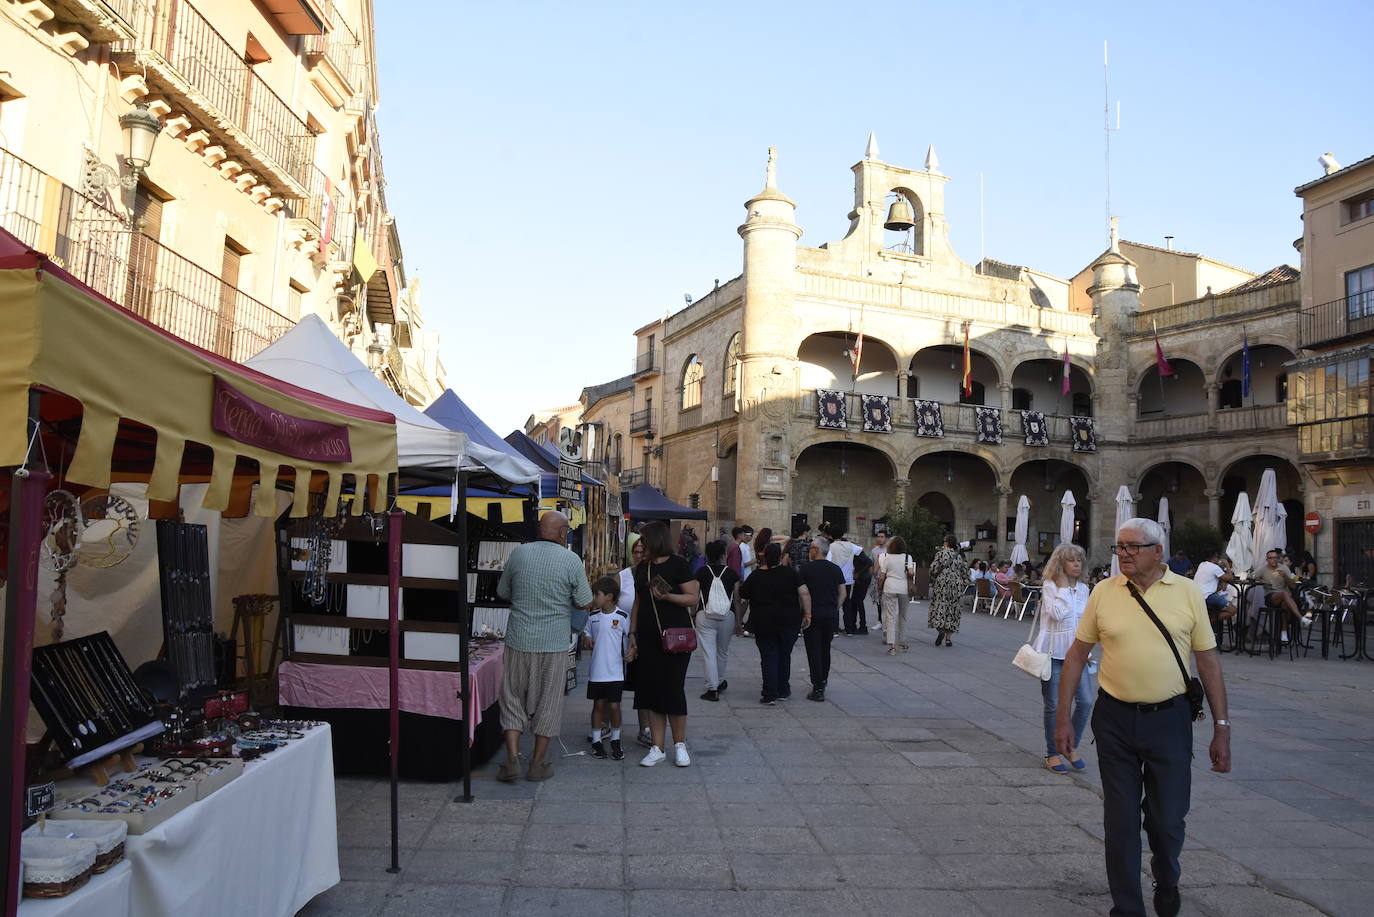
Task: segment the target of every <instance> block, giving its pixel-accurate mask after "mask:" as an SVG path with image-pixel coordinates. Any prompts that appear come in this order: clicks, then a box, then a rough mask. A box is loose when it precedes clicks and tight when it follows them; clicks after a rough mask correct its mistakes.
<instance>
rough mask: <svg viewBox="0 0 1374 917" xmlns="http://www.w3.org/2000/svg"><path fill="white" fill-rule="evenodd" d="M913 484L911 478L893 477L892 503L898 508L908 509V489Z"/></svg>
mask: <svg viewBox="0 0 1374 917" xmlns="http://www.w3.org/2000/svg"><path fill="white" fill-rule="evenodd" d="M910 486H911V479H910V478H893V479H892V488H893V495H892V496H893V500H892V505H893V506H895V507H897V508H898V509H906V489H907V488H908V487H910Z"/></svg>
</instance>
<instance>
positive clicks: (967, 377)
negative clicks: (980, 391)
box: [964, 322, 973, 395]
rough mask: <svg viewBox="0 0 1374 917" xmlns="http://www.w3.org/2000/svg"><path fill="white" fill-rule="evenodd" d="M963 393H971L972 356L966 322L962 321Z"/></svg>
mask: <svg viewBox="0 0 1374 917" xmlns="http://www.w3.org/2000/svg"><path fill="white" fill-rule="evenodd" d="M964 394H965V395H972V394H973V358H972V357H971V356H970V355H969V350H968V322H965V323H964Z"/></svg>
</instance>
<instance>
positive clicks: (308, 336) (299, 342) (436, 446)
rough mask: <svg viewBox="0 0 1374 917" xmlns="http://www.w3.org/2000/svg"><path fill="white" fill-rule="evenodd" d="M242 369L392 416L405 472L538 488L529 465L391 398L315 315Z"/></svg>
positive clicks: (536, 476) (536, 473) (536, 474)
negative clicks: (465, 474)
mask: <svg viewBox="0 0 1374 917" xmlns="http://www.w3.org/2000/svg"><path fill="white" fill-rule="evenodd" d="M246 365H247V366H250V367H252V368H253V369H256V370H259V371H260V372H265V373H267V374H268V375H271V376H275V377H277V378H278V379H282V380H284V381H286V382H290V383H291V384H292V385H296V386H299V387H300V388H303V389H307V390H309V391H312V392H319V393H320V394H322V395H329V396H330V397H332V398H337V399H338V400H340V401H345V402H348V403H349V404H359V405H363V406H365V407H375V408H378V409H380V410H383V411H386V412H387V413H389V414H392V415H394V416H395V417H396V446H397V459H398V463H399V465H400V468H401V470H402V471H403V472H404V471H405V470H407V469H410V470H427V471H430V472H432V473H434V474H437V475H441V476H443V477H444V478H445V479H446V480H447V479H448V478H450V477H456V474H457V472H458V471H483V470H485V471H489V472H491V473H492V474H494V475H496V476H497V477H500V478H502V479H503V480H505V481H508V482H510V483H512V484H531V485H533V486H535V487H536V488H537V487H538V486H539V474H540V472H539V469H538V468H536V467H535V466H534V464H533V463H532V462H530V461H528V460H527V459H524V458H521V457H520V456H518V455H512V454H511V453H509V452H499V451H497V450H495V449H490V448H488V447H486V446H483V445H480V444H479V443H475V442H473V441H471V440H470V439H468V437H467V434H465V433H461V432H459V431H457V430H450V429H449V428H448V427H446V426H444V425H443V424H441V423H439V421H437V420H434V419H433V418H431V417H429V416H427V415H426V414H425V413H424V412H423V411H421V410H420V409H419V408H417V407H415V406H414V405H412V404H410V403H409V402H407V401H406V400H405V399H404V398H402V397H401V396H400V395H397V394H396V393H395V392H393V391H392V390H391V389H390V388H388V387H387V385H386V383H384V382H382V380H381V379H378V378H377V377H376V376H375V375H373V373H372V372H371V371H370V370H369V369H368V368H367V366H366V365H364V364H363V362H362V361H361V360H359V359H358V358H357V356H356V355H354V353H353V351H351V350H349V349H348V348H347V347H346V346H344V343H343V342H342V341H340V340H339V339H338V338H337V337H335V336H334V332H332V331H330V330H329V326H328V325H326V324H325V323H324V320H323V319H321V318H320V317H319V316H318V315H307V316H306V317H305V318H303V319H301V321H300V323H299V324H297V325H296V327H294V328H292V329H291V330H290V331H288V332H286V333H285V334H284V335H282V336H281V337H280V338H278V339H277V340H276V341H274V342H273V343H271V344H269V345H268V346H267V347H265V348H263V349H262V350H261V351H260V352H259V353H258V354H257V355H256V356H254V357H253V358H252V359H251V360H248V361H247V364H246Z"/></svg>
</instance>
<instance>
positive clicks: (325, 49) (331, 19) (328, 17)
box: [301, 0, 366, 95]
mask: <svg viewBox="0 0 1374 917" xmlns="http://www.w3.org/2000/svg"><path fill="white" fill-rule="evenodd" d="M324 18H325V23H326V28H325V31H324V33H323V34H320V35H305V36H302V38H303V41H302V43H301V50H303V51H304V52H305V56H306V60H307V61H315V60H321V59H322V60H325V61H328V62H329V65H330V66H331V67H332V68H333V69H334V73H335V74H337V75H338V77H339V79H340V80H342V81H343V83H344V88H345V90H346V91H347V93H348V94H349V95H352V94H353V93H355V92H359V91H361V90H362V88H363V84H364V82H366V79H365V73H366V61H365V59H364V57H363V43H362V42H361V41H359V40H358V36H357V35H356V34H354V32H353V29H351V28H350V27H349V25H348V22H347V21H345V20H344V18H343V16H342V15H341V14H340V13H339V10H338V7H337V6H336V5H335V4H334V3H333V2H332V0H330V2H327V3H326V4H325V10H324Z"/></svg>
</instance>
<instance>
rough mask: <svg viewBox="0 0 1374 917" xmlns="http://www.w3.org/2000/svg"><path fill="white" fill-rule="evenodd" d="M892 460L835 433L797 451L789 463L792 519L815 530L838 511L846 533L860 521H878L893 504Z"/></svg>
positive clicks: (870, 446)
mask: <svg viewBox="0 0 1374 917" xmlns="http://www.w3.org/2000/svg"><path fill="white" fill-rule="evenodd" d="M895 467H896V466H894V465H893V458H892V455H891V454H889V453H888V452H887V451H886V449H882V448H878V445H877V444H869V443H867V442H864V443H858V442H852V441H849V440H845V439H837V438H835V436H834V434H833V433H832V434H830V435H829V436H828V437H820V438H817V440H816V441H813V442H811V443H809V444H807V445H804V446H800V447H799V448H798V450H797V454H796V458H795V460H794V461H793V463H792V486H791V488H790V496H791V501H792V505H791V512H790V514H789V515H790V516H791V517H796V516H797V515H798V514H804V515H805V516H806V517H807V521H808V522H810V523H811V525H812V526H813V527H814V526H816V525H818V524H819V523H820V521H821V520H822V519H823V518H827V517H828V516H833V515H834V514H836V513H838V512H841V511H842V513H843V516H844V519H845V526H846V528H847V529H849V530H852V531H855V532H859V531H860V529H861V525H860V522H861V519H862V520H863V524H864V526H865V527H866V525H867V523H868V521H871V520H876V519H879V518H881V517H882V516H883V515H884V514H886V512H887V511H888V509H889V508H890V507H891V505H892V503H893V496H894V492H893V486H892V482H893V477H894V475H893V470H894V468H895Z"/></svg>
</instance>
